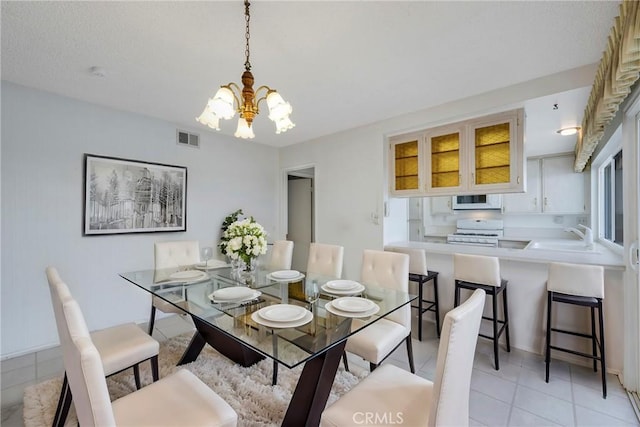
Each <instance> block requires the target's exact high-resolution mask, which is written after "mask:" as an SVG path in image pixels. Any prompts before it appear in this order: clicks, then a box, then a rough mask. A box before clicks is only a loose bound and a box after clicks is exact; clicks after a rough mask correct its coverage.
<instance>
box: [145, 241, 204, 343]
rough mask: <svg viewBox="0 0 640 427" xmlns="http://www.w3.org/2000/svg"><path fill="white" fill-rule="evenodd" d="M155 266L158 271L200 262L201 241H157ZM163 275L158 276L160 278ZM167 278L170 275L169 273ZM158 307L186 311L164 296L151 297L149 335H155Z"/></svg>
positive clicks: (175, 311) (165, 310)
mask: <svg viewBox="0 0 640 427" xmlns="http://www.w3.org/2000/svg"><path fill="white" fill-rule="evenodd" d="M153 259H154V268H155V270H156V271H163V270H167V271H170V269H177V268H181V267H188V266H192V265H194V264H197V263H199V262H200V243H199V242H198V241H197V240H182V241H172V242H156V243H155V244H154V257H153ZM160 278H161V277H156V279H160ZM166 278H167V279H168V278H169V276H168V275H167V277H166ZM156 309H157V310H160V311H162V312H163V313H175V314H185V312H184V311H183V310H181V309H179V308H178V307H176V306H175V305H173V304H170V303H168V302H166V301H164V300H163V299H162V298H158V297H156V296H153V297H152V298H151V314H150V315H149V335H153V327H154V325H155V321H156Z"/></svg>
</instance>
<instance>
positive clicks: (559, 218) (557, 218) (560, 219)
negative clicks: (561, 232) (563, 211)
mask: <svg viewBox="0 0 640 427" xmlns="http://www.w3.org/2000/svg"><path fill="white" fill-rule="evenodd" d="M553 223H554V224H563V223H564V217H563V216H562V215H556V216H554V217H553Z"/></svg>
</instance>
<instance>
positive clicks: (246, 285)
mask: <svg viewBox="0 0 640 427" xmlns="http://www.w3.org/2000/svg"><path fill="white" fill-rule="evenodd" d="M198 273H199V274H198ZM272 273H274V272H273V271H270V270H269V269H267V268H266V267H259V268H258V269H257V270H256V271H254V272H253V273H252V274H251V275H246V274H245V275H243V274H240V273H238V272H236V271H232V269H231V268H230V267H223V268H217V269H210V270H206V271H202V270H196V269H195V268H187V269H185V268H182V269H180V270H178V269H170V270H141V271H133V272H128V273H122V274H120V276H121V277H122V278H124V279H126V280H127V281H129V282H131V283H132V284H134V285H136V286H138V287H140V288H142V289H144V290H145V291H147V292H150V293H151V294H153V295H154V296H157V297H159V298H161V299H163V300H164V301H167V302H169V303H171V304H173V305H175V306H177V307H179V308H181V309H182V310H185V311H186V312H187V313H189V314H190V315H192V316H195V317H197V318H198V319H199V320H201V321H202V322H205V323H206V324H207V325H209V326H211V327H213V328H216V329H217V330H219V331H221V332H223V333H225V334H227V335H229V336H231V337H232V338H234V339H235V340H238V341H240V342H242V344H244V345H246V346H248V347H250V348H252V349H254V350H255V351H257V352H259V353H261V354H263V355H265V356H267V357H270V358H272V359H274V360H277V361H278V362H279V363H281V364H283V365H285V366H287V367H289V368H293V367H295V366H297V365H299V364H301V363H304V362H306V361H307V360H309V359H311V358H313V357H314V356H316V355H317V354H319V353H322V352H323V351H326V350H327V349H329V348H331V347H333V346H334V345H336V344H338V343H340V342H342V341H343V340H345V339H346V338H347V337H349V336H350V335H351V334H353V333H355V332H357V331H359V330H361V329H363V328H366V327H367V326H368V325H370V324H372V323H374V322H376V321H378V320H379V319H381V318H382V317H385V316H387V315H389V314H391V313H393V312H394V311H396V310H398V309H399V308H400V307H403V306H405V305H407V304H409V303H410V302H411V301H413V300H414V299H415V298H416V296H415V295H411V294H408V293H406V292H400V291H394V290H389V289H385V288H381V287H379V286H372V285H367V284H366V283H361V284H357V283H349V282H350V281H336V280H334V278H331V277H326V276H320V275H313V274H311V275H306V274H304V272H302V273H300V275H299V276H296V277H294V276H293V273H290V274H284V273H282V274H280V275H278V274H276V275H275V276H276V277H274V275H273V274H272ZM282 276H287V277H284V278H281V277H282ZM314 285H315V288H316V289H317V290H318V294H316V295H311V294H312V293H311V292H309V289H312V288H313V287H314ZM356 285H358V286H356ZM305 286H306V288H307V292H305ZM307 296H308V298H307ZM314 296H315V297H316V298H317V299H316V300H315V301H309V299H311V300H313V297H314ZM338 298H340V299H339V300H337V301H336V302H335V304H336V306H334V305H333V304H334V303H333V301H334V300H336V299H338ZM354 298H356V299H354ZM365 300H366V301H365Z"/></svg>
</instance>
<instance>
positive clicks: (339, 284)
mask: <svg viewBox="0 0 640 427" xmlns="http://www.w3.org/2000/svg"><path fill="white" fill-rule="evenodd" d="M325 286H326V287H327V288H329V289H333V290H334V291H350V290H352V289H355V288H357V287H358V286H362V285H360V283H358V282H356V281H355V280H346V279H338V280H329V281H328V282H327V283H325Z"/></svg>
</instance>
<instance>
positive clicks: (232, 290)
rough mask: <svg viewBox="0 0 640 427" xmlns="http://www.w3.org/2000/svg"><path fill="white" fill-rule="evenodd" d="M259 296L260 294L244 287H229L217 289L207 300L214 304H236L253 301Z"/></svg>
mask: <svg viewBox="0 0 640 427" xmlns="http://www.w3.org/2000/svg"><path fill="white" fill-rule="evenodd" d="M260 295H262V292H260V291H258V290H255V289H251V288H247V287H246V286H231V287H228V288H222V289H218V290H217V291H215V292H213V293H212V294H210V295H209V299H210V300H211V301H213V302H215V303H238V302H245V301H251V300H254V299H256V298H258V297H259V296H260Z"/></svg>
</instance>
